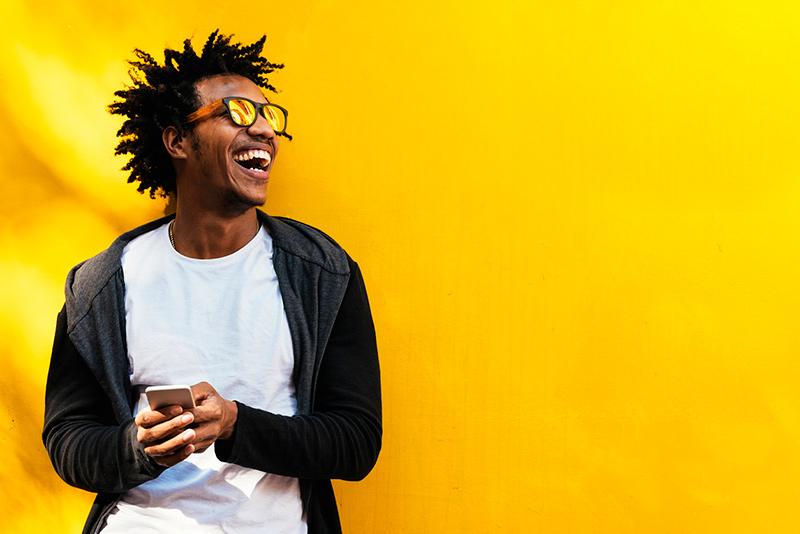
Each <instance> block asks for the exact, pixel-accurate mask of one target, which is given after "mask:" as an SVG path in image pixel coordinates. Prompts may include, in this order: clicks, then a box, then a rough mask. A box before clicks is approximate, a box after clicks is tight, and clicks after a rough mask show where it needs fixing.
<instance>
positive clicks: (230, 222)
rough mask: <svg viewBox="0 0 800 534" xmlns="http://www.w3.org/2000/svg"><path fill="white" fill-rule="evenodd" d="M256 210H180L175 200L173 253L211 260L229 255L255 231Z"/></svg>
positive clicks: (256, 225)
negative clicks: (229, 212)
mask: <svg viewBox="0 0 800 534" xmlns="http://www.w3.org/2000/svg"><path fill="white" fill-rule="evenodd" d="M258 228H259V222H258V216H257V215H256V208H255V207H251V208H248V209H247V210H245V211H242V212H240V213H236V214H220V213H214V212H210V211H196V210H190V209H181V203H180V198H178V205H177V210H176V212H175V222H174V223H173V226H172V235H173V238H174V239H175V250H177V251H178V252H180V253H181V254H183V255H184V256H187V257H189V258H197V259H204V260H206V259H212V258H220V257H222V256H227V255H229V254H233V253H234V252H236V251H237V250H239V249H240V248H242V247H243V246H245V245H246V244H247V243H248V242H250V240H251V239H253V237H254V236H255V235H256V232H258Z"/></svg>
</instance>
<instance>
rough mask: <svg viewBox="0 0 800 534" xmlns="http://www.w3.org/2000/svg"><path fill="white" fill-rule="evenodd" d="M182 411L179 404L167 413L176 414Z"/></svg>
mask: <svg viewBox="0 0 800 534" xmlns="http://www.w3.org/2000/svg"><path fill="white" fill-rule="evenodd" d="M182 411H183V408H181V407H180V406H175V407H173V408H172V409H171V410H170V411H169V413H171V414H172V415H178V414H179V413H181V412H182Z"/></svg>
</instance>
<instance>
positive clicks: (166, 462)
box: [153, 443, 196, 467]
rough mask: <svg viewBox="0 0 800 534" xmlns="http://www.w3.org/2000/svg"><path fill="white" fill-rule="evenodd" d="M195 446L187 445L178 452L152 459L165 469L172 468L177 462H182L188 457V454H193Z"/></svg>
mask: <svg viewBox="0 0 800 534" xmlns="http://www.w3.org/2000/svg"><path fill="white" fill-rule="evenodd" d="M195 450H196V449H195V446H194V445H193V444H191V443H190V444H189V445H187V446H185V447H184V448H183V449H181V450H180V451H179V452H177V453H175V454H170V455H168V456H159V457H158V458H153V460H154V461H155V462H156V463H157V464H159V465H163V466H165V467H172V466H173V465H175V464H177V463H178V462H182V461H184V460H185V459H186V458H188V457H189V455H190V454H192V453H193V452H195Z"/></svg>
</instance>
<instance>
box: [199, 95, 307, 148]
mask: <svg viewBox="0 0 800 534" xmlns="http://www.w3.org/2000/svg"><path fill="white" fill-rule="evenodd" d="M231 100H246V101H247V102H250V103H251V104H252V105H253V107H255V108H256V113H255V116H254V117H253V122H251V123H250V124H237V123H236V121H235V120H233V115H232V114H231V107H230V101H231ZM220 107H223V108H224V109H225V112H226V114H227V115H228V118H229V119H230V120H231V122H232V123H233V124H235V125H236V126H241V127H242V128H249V127H251V126H252V125H253V124H255V122H256V121H257V120H258V116H259V115H261V116H262V117H264V120H266V121H267V123H269V119H267V116H266V115H265V113H264V108H266V107H273V108H278V109H279V110H281V112H283V118H284V121H283V129H282V130H281V131H277V130H274V129H273V130H274V131H275V135H282V136H284V137H288V138H289V139H291V138H292V136H291V135H289V134H287V133H286V126H287V125H288V124H289V111H288V110H287V109H286V108H285V107H283V106H279V105H278V104H273V103H272V102H256V101H255V100H250V99H249V98H247V97H244V96H226V97H225V98H220V99H219V100H215V101H214V102H211V103H210V104H206V105H205V106H202V107H200V108H198V109H196V110H195V111H193V112H192V113H190V114H189V115H187V116H186V119H185V120H184V122H185V123H186V124H191V123H193V122H197V121H199V120H202V119H205V118H208V117H210V116H212V115H214V114H215V113H217V112H218V111H219V110H220ZM270 127H272V126H271V125H270Z"/></svg>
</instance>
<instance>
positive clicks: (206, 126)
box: [182, 75, 278, 210]
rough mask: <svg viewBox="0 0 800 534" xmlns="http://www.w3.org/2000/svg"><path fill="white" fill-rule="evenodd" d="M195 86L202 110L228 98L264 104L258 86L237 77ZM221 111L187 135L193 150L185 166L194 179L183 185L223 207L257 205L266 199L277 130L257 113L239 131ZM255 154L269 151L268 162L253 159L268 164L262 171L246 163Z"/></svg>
mask: <svg viewBox="0 0 800 534" xmlns="http://www.w3.org/2000/svg"><path fill="white" fill-rule="evenodd" d="M195 87H196V89H197V94H198V96H199V97H200V105H201V106H204V105H206V104H209V103H211V102H214V101H216V100H219V99H220V98H224V97H227V96H243V97H247V98H249V99H251V100H253V101H256V102H266V101H267V99H266V98H265V97H264V94H263V93H262V92H261V89H259V88H258V86H257V85H256V84H254V83H253V82H252V81H250V80H248V79H247V78H244V77H242V76H238V75H219V76H213V77H210V78H205V79H204V80H201V81H199V82H197V84H196V86H195ZM220 113H221V114H220V115H215V116H212V117H209V118H207V119H204V120H202V121H200V122H198V123H197V124H196V125H195V127H194V129H193V130H192V131H191V132H190V133H189V134H188V136H189V140H190V141H191V143H189V144H190V145H191V146H190V147H187V155H188V158H187V161H186V167H187V171H188V172H187V174H188V176H190V177H192V179H191V181H190V182H189V183H184V184H182V185H183V187H192V188H195V187H197V188H200V189H197V190H195V191H193V193H195V195H193V196H195V197H196V198H201V199H203V200H204V201H205V202H208V203H209V204H211V205H217V206H218V207H221V208H226V209H227V208H230V209H234V210H239V209H247V208H250V207H252V206H260V205H262V204H264V202H266V200H267V182H268V179H269V173H270V171H271V170H272V165H273V163H274V161H275V155H276V153H277V150H278V140H277V137H276V136H275V132H274V131H273V130H272V128H270V126H269V124H267V121H266V119H265V118H264V117H262V116H261V114H258V118H257V119H256V122H255V123H253V124H252V125H251V126H249V127H243V126H237V125H236V124H234V123H233V121H232V120H231V119H230V117H228V114H227V112H223V111H221V112H220ZM253 151H264V152H266V153H267V155H268V157H267V158H263V157H259V158H257V159H260V160H261V163H264V161H265V160H268V164H267V165H266V167H264V168H263V169H260V168H256V169H253V168H248V167H255V166H256V165H255V164H256V160H255V159H253V160H250V161H243V160H244V159H247V158H248V157H250V156H253V155H258V156H264V154H263V153H261V154H258V153H256V152H253ZM237 160H238V161H237Z"/></svg>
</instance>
